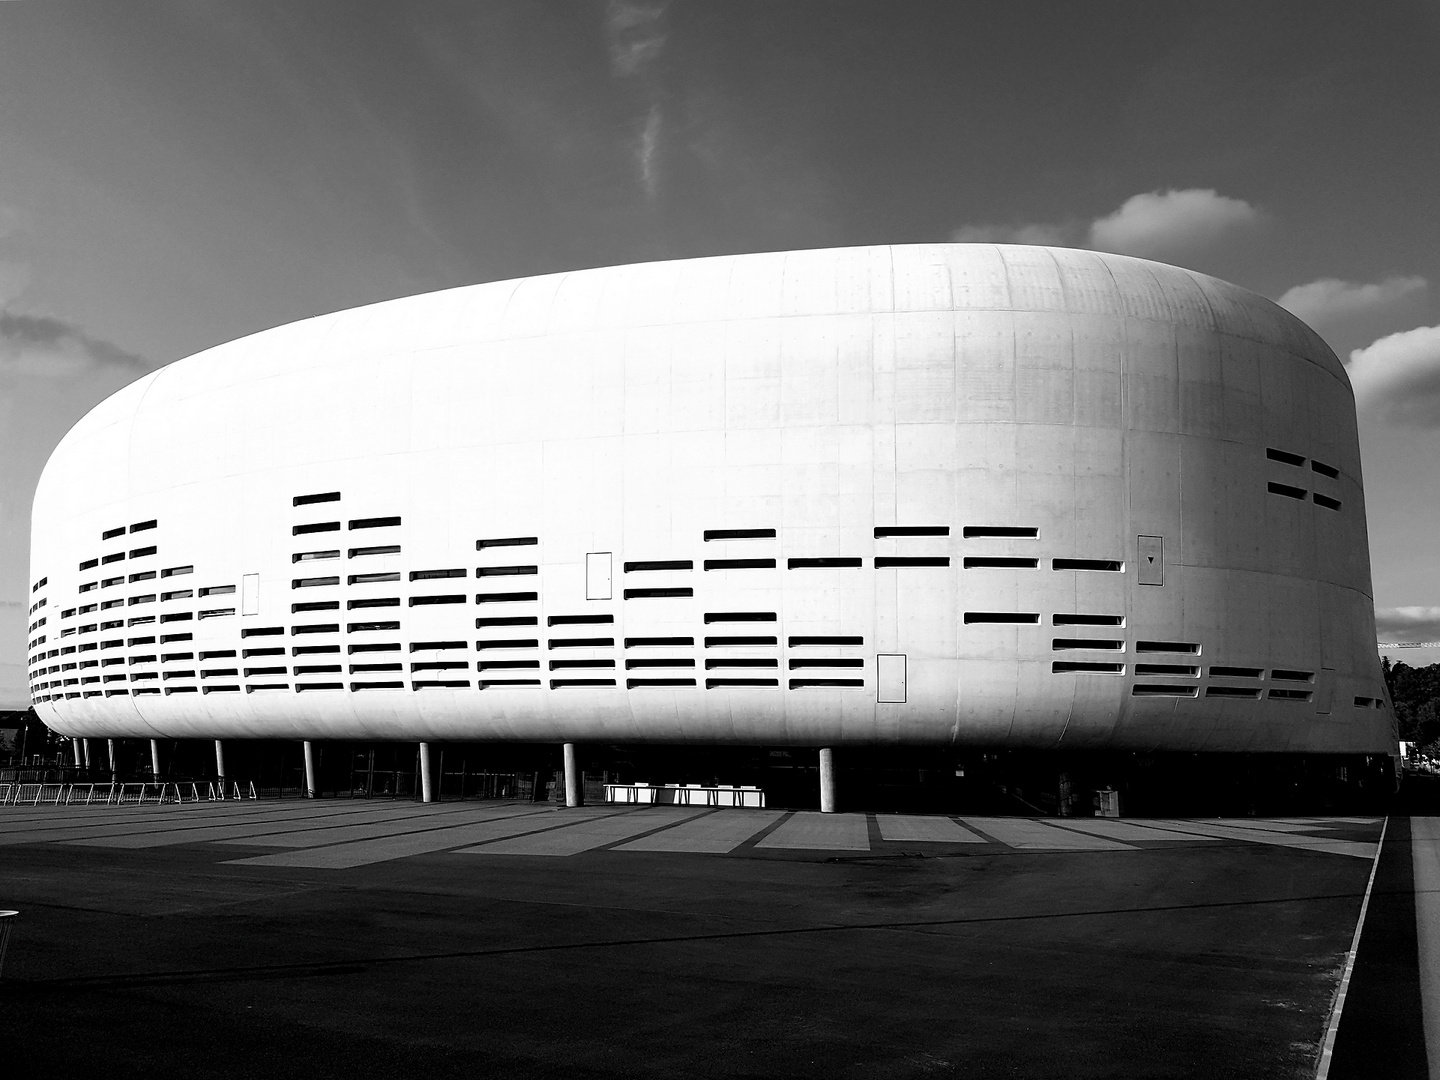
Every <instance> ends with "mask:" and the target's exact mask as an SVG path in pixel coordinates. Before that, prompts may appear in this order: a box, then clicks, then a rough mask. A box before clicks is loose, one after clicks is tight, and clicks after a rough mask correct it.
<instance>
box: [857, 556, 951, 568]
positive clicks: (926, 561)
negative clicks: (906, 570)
mask: <svg viewBox="0 0 1440 1080" xmlns="http://www.w3.org/2000/svg"><path fill="white" fill-rule="evenodd" d="M966 561H967V562H968V561H969V560H966ZM949 565H950V559H949V557H948V556H945V555H877V556H876V557H875V569H876V570H888V569H891V568H903V567H907V566H949Z"/></svg>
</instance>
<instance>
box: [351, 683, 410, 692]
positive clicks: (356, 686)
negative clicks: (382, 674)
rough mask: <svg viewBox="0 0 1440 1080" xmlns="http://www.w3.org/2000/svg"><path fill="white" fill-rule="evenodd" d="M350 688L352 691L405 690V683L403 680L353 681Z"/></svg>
mask: <svg viewBox="0 0 1440 1080" xmlns="http://www.w3.org/2000/svg"><path fill="white" fill-rule="evenodd" d="M350 689H351V691H352V692H354V691H357V690H404V689H405V684H404V683H403V682H352V683H351V684H350Z"/></svg>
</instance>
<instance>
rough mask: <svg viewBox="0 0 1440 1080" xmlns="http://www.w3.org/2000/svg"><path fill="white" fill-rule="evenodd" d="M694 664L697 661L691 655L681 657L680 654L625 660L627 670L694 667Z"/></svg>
mask: <svg viewBox="0 0 1440 1080" xmlns="http://www.w3.org/2000/svg"><path fill="white" fill-rule="evenodd" d="M694 666H695V661H694V660H691V659H690V658H689V657H680V656H677V657H663V656H657V657H651V658H649V659H642V660H626V661H625V669H626V670H627V671H629V670H631V669H633V668H693V667H694Z"/></svg>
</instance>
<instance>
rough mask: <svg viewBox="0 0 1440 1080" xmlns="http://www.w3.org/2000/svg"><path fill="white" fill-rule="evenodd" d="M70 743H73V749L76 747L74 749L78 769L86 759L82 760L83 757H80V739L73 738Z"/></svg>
mask: <svg viewBox="0 0 1440 1080" xmlns="http://www.w3.org/2000/svg"><path fill="white" fill-rule="evenodd" d="M70 744H71V747H72V749H74V751H75V767H76V768H77V769H78V768H80V766H81V765H83V764H85V763H84V761H82V760H81V757H80V740H79V739H71V740H70Z"/></svg>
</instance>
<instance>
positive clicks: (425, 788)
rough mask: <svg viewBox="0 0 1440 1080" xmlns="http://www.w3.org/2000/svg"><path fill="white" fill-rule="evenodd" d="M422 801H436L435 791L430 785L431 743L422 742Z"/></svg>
mask: <svg viewBox="0 0 1440 1080" xmlns="http://www.w3.org/2000/svg"><path fill="white" fill-rule="evenodd" d="M420 801H421V802H434V801H435V792H434V790H433V789H432V788H431V787H430V744H429V743H428V742H422V743H421V744H420Z"/></svg>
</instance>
